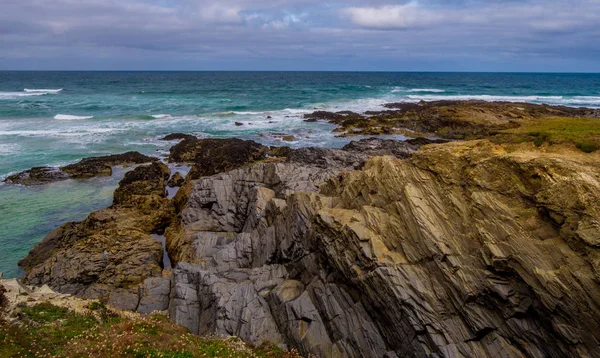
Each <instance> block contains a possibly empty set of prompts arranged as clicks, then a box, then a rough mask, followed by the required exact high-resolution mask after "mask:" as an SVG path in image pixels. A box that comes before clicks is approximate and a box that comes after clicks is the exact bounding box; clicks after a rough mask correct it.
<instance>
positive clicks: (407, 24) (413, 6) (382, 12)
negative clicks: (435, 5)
mask: <svg viewBox="0 0 600 358" xmlns="http://www.w3.org/2000/svg"><path fill="white" fill-rule="evenodd" d="M343 13H345V14H346V15H348V16H349V17H350V19H351V21H352V22H353V23H355V24H356V25H359V26H362V27H367V28H375V29H408V28H413V27H420V26H428V25H431V24H433V23H435V22H437V21H440V20H442V19H443V17H444V16H443V15H442V14H440V13H436V12H433V11H430V10H427V9H424V8H422V7H421V6H419V4H417V3H416V2H411V3H408V4H405V5H395V6H394V5H387V6H381V7H349V8H346V9H344V10H343Z"/></svg>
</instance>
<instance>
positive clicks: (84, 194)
mask: <svg viewBox="0 0 600 358" xmlns="http://www.w3.org/2000/svg"><path fill="white" fill-rule="evenodd" d="M440 99H482V100H488V101H513V102H530V103H546V104H552V105H565V106H585V107H594V108H600V74H529V73H384V72H0V180H2V179H3V178H5V177H6V176H7V175H9V174H10V173H14V172H18V171H21V170H25V169H28V168H31V167H33V166H40V165H53V166H57V165H64V164H68V163H73V162H76V161H78V160H80V159H81V158H85V157H90V156H99V155H106V154H113V153H121V152H126V151H131V150H134V151H139V152H141V153H144V154H150V155H156V156H164V155H166V153H168V148H169V147H170V146H171V145H173V142H164V141H161V140H160V138H161V137H162V136H164V135H166V134H169V133H173V132H184V133H192V134H195V135H197V136H199V137H239V138H243V139H252V140H255V141H257V142H261V143H264V144H269V145H290V146H293V147H302V146H322V147H340V146H342V145H343V144H345V143H346V142H347V141H349V139H342V138H336V137H335V135H334V133H332V132H331V131H332V129H333V127H332V126H331V125H329V124H326V123H307V122H304V120H303V118H302V115H303V114H305V113H311V112H313V111H315V110H330V111H336V110H352V111H356V112H364V111H367V110H373V109H380V108H381V105H382V104H383V103H387V102H396V101H410V102H418V101H420V100H426V101H428V100H440ZM235 122H240V123H243V125H242V126H238V125H236V123H235ZM273 133H286V134H292V135H294V137H295V138H296V140H295V141H293V142H289V143H288V142H282V141H281V139H280V137H278V136H277V135H274V134H273ZM122 175H123V172H122V171H120V170H119V171H116V172H115V174H114V175H113V176H112V177H109V178H95V179H91V180H88V181H75V180H68V181H63V182H58V183H53V184H49V185H45V186H39V187H22V186H15V185H5V184H0V272H3V273H4V276H5V277H15V276H19V275H20V274H21V272H20V271H19V269H18V267H17V262H18V260H19V259H21V258H23V257H24V256H25V255H27V252H28V251H29V250H30V249H31V248H32V247H33V246H34V245H35V244H36V243H38V242H39V241H40V240H41V239H42V238H43V237H44V235H45V234H47V233H48V232H49V231H51V230H53V229H55V228H56V227H58V226H60V225H61V224H63V223H64V222H67V221H75V220H82V219H83V218H85V217H86V216H87V215H88V214H89V213H90V212H91V211H94V210H97V209H100V208H103V207H106V206H108V205H110V203H111V201H112V192H113V190H114V188H115V187H116V185H117V183H118V181H119V179H120V178H121V177H122Z"/></svg>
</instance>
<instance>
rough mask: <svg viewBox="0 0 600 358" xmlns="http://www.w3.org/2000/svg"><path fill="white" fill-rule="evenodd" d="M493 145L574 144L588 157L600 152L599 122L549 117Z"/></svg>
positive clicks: (523, 125) (524, 124)
mask: <svg viewBox="0 0 600 358" xmlns="http://www.w3.org/2000/svg"><path fill="white" fill-rule="evenodd" d="M493 141H494V142H509V143H521V142H533V144H535V145H536V146H537V147H540V146H542V145H543V144H544V143H548V144H549V145H552V144H571V145H574V146H575V147H577V148H578V149H579V150H581V151H583V152H585V153H592V152H594V151H597V150H598V149H600V119H598V118H569V117H550V118H543V119H535V120H528V121H523V122H520V126H519V127H517V128H511V129H507V130H504V131H502V132H501V133H499V134H498V135H496V136H495V137H494V138H493Z"/></svg>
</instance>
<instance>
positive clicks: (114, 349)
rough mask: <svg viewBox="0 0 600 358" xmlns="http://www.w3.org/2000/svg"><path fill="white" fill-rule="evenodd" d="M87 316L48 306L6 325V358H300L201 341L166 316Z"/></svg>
mask: <svg viewBox="0 0 600 358" xmlns="http://www.w3.org/2000/svg"><path fill="white" fill-rule="evenodd" d="M89 310H90V311H89V312H88V313H87V314H78V313H74V312H72V311H69V310H68V309H66V308H62V307H57V306H53V305H51V304H47V303H42V304H37V305H35V306H31V307H27V306H22V307H20V309H19V313H18V315H19V320H18V324H17V323H15V324H9V323H7V322H0V357H107V358H108V357H136V358H138V357H139V358H142V357H144V358H145V357H157V358H158V357H170V358H188V357H189V358H192V357H264V358H268V357H282V358H294V357H300V356H299V355H297V354H296V353H294V352H287V351H284V350H282V349H280V348H279V347H277V346H274V345H272V344H266V343H265V344H263V345H261V346H259V347H250V346H248V345H246V344H245V343H243V342H242V341H241V340H239V339H237V338H219V337H199V336H195V335H193V334H191V333H189V331H188V330H187V329H185V328H183V327H181V326H178V325H176V324H174V323H172V322H170V321H169V320H168V318H167V317H165V316H163V315H151V316H148V317H142V318H123V317H121V316H118V315H116V314H114V313H112V312H111V311H109V310H108V309H107V308H106V307H105V306H104V305H102V304H99V303H92V304H91V305H90V306H89Z"/></svg>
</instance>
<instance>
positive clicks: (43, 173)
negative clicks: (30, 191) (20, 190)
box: [4, 167, 69, 186]
mask: <svg viewBox="0 0 600 358" xmlns="http://www.w3.org/2000/svg"><path fill="white" fill-rule="evenodd" d="M65 179H69V175H68V174H67V173H65V172H63V171H61V170H60V169H58V168H53V167H33V168H31V169H29V170H25V171H22V172H20V173H17V174H13V175H9V176H8V177H7V178H6V179H4V182H5V183H8V184H20V185H27V186H31V185H43V184H48V183H52V182H55V181H60V180H65Z"/></svg>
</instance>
